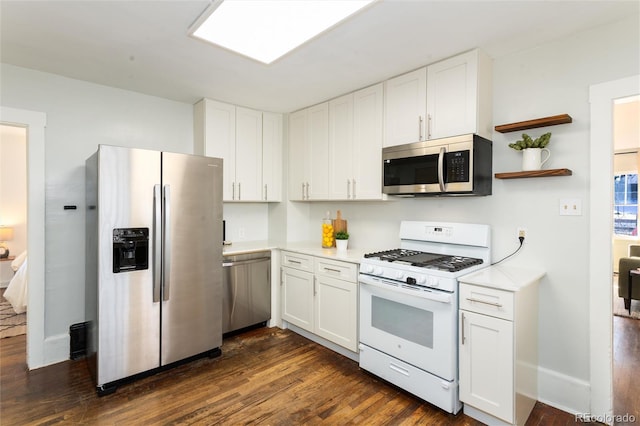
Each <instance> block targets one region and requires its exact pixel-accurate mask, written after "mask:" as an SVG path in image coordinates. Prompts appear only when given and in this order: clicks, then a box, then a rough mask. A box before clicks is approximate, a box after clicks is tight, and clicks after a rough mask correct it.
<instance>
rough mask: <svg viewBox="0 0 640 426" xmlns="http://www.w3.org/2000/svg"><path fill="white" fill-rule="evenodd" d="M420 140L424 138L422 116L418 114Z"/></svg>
mask: <svg viewBox="0 0 640 426" xmlns="http://www.w3.org/2000/svg"><path fill="white" fill-rule="evenodd" d="M418 140H419V141H421V140H422V116H421V115H419V116H418Z"/></svg>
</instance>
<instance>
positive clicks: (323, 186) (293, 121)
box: [289, 102, 329, 200]
mask: <svg viewBox="0 0 640 426" xmlns="http://www.w3.org/2000/svg"><path fill="white" fill-rule="evenodd" d="M328 162H329V103H328V102H325V103H322V104H319V105H315V106H312V107H310V108H306V109H303V110H300V111H297V112H294V113H292V114H291V115H290V117H289V199H290V200H326V199H328V198H329V166H328V164H329V163H328Z"/></svg>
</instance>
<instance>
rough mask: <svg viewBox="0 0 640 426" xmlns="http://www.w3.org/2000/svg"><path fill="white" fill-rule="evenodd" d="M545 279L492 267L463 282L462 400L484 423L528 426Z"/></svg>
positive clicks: (533, 398) (538, 274) (535, 386)
mask: <svg viewBox="0 0 640 426" xmlns="http://www.w3.org/2000/svg"><path fill="white" fill-rule="evenodd" d="M543 275H544V273H543V272H537V271H528V270H522V269H519V268H507V267H489V268H486V269H484V270H481V271H479V272H476V273H473V274H470V275H467V276H463V277H461V278H460V279H459V280H460V292H459V295H460V312H459V322H458V324H459V330H458V338H459V351H458V356H459V359H458V360H459V373H460V381H459V386H460V401H462V402H463V403H464V413H465V414H467V415H469V416H471V417H473V418H475V419H477V420H480V421H481V422H484V423H487V424H491V425H524V424H525V423H526V421H527V418H528V417H529V414H530V413H531V410H532V409H533V407H534V405H535V403H536V400H537V396H538V381H537V370H538V286H537V284H538V281H539V279H540V278H541V277H542V276H543ZM514 277H516V278H514Z"/></svg>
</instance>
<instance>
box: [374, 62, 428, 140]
mask: <svg viewBox="0 0 640 426" xmlns="http://www.w3.org/2000/svg"><path fill="white" fill-rule="evenodd" d="M426 102H427V69H426V68H420V69H418V70H415V71H412V72H410V73H407V74H403V75H401V76H398V77H395V78H391V79H389V80H387V81H386V82H385V138H384V146H393V145H401V144H405V143H412V142H418V141H421V140H424V139H425V121H426V115H427V105H426Z"/></svg>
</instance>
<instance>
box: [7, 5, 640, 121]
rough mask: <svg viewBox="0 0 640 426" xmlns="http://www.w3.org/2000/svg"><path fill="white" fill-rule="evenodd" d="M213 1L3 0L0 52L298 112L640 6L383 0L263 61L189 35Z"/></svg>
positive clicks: (98, 77)
mask: <svg viewBox="0 0 640 426" xmlns="http://www.w3.org/2000/svg"><path fill="white" fill-rule="evenodd" d="M299 1H304V0H299ZM208 5H209V1H206V0H180V1H169V0H160V1H156V0H132V1H113V0H110V1H98V0H76V1H61V0H54V1H51V0H48V1H26V0H18V1H8V0H1V1H0V60H1V61H2V62H3V63H8V64H13V65H17V66H20V67H26V68H32V69H36V70H41V71H45V72H49V73H54V74H59V75H63V76H67V77H71V78H75V79H79V80H86V81H90V82H94V83H98V84H103V85H107V86H112V87H118V88H122V89H126V90H132V91H136V92H140V93H145V94H149V95H154V96H159V97H163V98H168V99H173V100H176V101H180V102H187V103H195V102H196V101H198V100H199V99H201V98H203V97H207V98H212V99H217V100H221V101H225V102H230V103H234V104H237V105H243V106H247V107H251V108H256V109H262V110H266V111H277V112H289V111H294V110H296V109H299V108H302V107H305V106H309V105H313V104H315V103H318V102H321V101H324V100H327V99H330V98H332V97H335V96H338V95H341V94H344V93H347V92H350V91H352V90H355V89H358V88H362V87H366V86H368V85H370V84H373V83H377V82H380V81H383V80H385V79H387V78H389V77H392V76H394V75H398V74H401V73H403V72H406V71H410V70H413V69H415V68H418V67H420V66H423V65H427V64H429V63H433V62H436V61H438V60H440V59H443V58H446V57H449V56H452V55H455V54H457V53H461V52H464V51H466V50H469V49H472V48H475V47H481V48H483V49H484V50H485V51H486V52H487V53H488V54H489V55H490V56H492V57H493V58H499V57H501V56H503V55H507V54H509V53H512V52H515V51H519V50H522V49H527V48H532V47H535V46H537V45H539V44H541V43H544V42H548V41H550V40H554V39H557V38H560V37H564V36H566V35H568V34H572V33H575V32H578V31H581V30H584V29H588V28H592V27H596V26H600V25H605V24H609V23H611V22H615V21H617V20H621V19H624V18H627V17H629V16H633V15H635V16H640V2H638V1H518V0H511V1H482V0H476V1H442V0H441V1H426V0H424V1H421V0H378V1H377V2H376V3H374V4H373V5H372V6H369V7H368V8H367V9H366V10H364V11H363V12H362V13H360V14H358V15H356V16H353V17H351V18H349V19H348V20H346V21H345V22H343V23H342V24H341V25H339V26H337V27H335V28H333V29H332V30H330V31H329V32H326V33H325V34H323V35H320V36H318V37H316V38H315V39H313V40H312V41H310V42H309V43H307V44H306V45H303V46H302V47H300V48H298V49H297V50H295V51H293V52H292V53H289V54H288V55H286V56H285V57H283V58H281V59H280V60H278V61H276V62H274V63H273V64H271V65H264V64H261V63H258V62H255V61H253V60H251V59H247V58H245V57H242V56H239V55H236V54H234V53H232V52H230V51H227V50H224V49H222V48H218V47H216V46H213V45H210V44H207V43H205V42H203V41H200V40H196V39H193V38H191V37H189V36H188V35H187V31H188V28H189V27H190V25H191V24H192V23H193V21H195V20H196V18H198V16H200V15H201V14H202V12H203V11H204V10H205V9H206V8H207V6H208Z"/></svg>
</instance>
